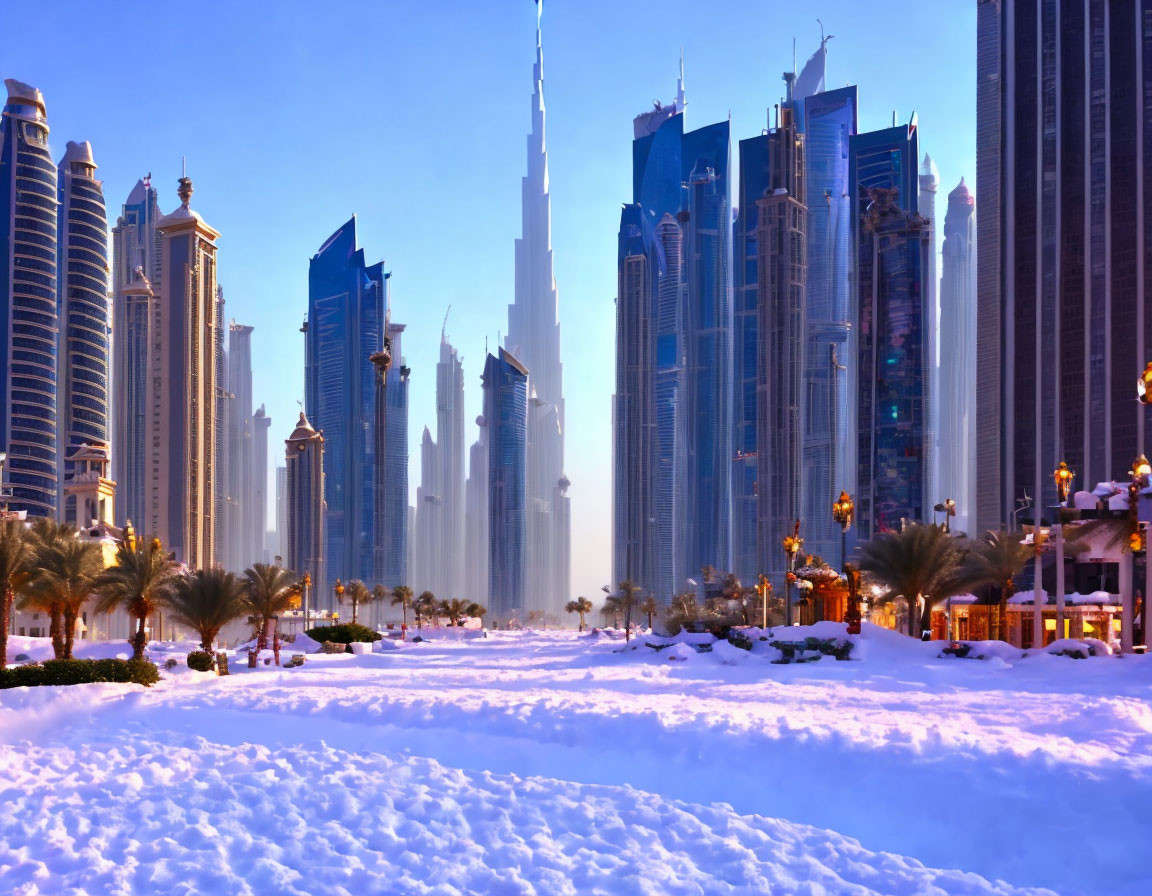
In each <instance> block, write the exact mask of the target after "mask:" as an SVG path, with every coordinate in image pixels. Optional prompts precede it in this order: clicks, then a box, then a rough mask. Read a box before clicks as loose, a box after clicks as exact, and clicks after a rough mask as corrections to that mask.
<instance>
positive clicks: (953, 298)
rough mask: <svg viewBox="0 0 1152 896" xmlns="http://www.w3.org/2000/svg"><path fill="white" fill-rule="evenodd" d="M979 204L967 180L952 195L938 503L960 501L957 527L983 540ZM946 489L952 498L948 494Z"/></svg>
mask: <svg viewBox="0 0 1152 896" xmlns="http://www.w3.org/2000/svg"><path fill="white" fill-rule="evenodd" d="M975 211H976V201H975V199H974V198H973V197H972V194H971V193H969V192H968V187H967V186H966V185H965V183H964V179H963V178H961V179H960V184H959V186H957V187H956V189H955V190H953V191H952V192H951V193H949V194H948V211H947V212H946V213H945V215H944V251H943V256H944V257H943V260H942V264H941V277H940V336H941V338H940V342H939V350H940V365H939V374H938V376H937V377H936V382H937V383H938V385H939V391H938V393H937V401H936V407H937V409H938V416H937V418H936V419H937V424H938V428H939V439H938V442H937V450H936V482H937V484H938V492H939V494H938V495H936V496H935V497H937V498H939V499H941V500H942V499H944V498H949V497H950V498H953V499H954V500H955V501H956V519H955V521H954V523H953V527H954V528H955V529H957V530H958V531H960V532H967V533H968V534H969V535H978V534H979V531H978V530H977V529H976V527H975V525H974V523H975V520H976V478H975V472H976V470H975V467H976V216H975ZM945 490H947V491H948V494H944V491H945Z"/></svg>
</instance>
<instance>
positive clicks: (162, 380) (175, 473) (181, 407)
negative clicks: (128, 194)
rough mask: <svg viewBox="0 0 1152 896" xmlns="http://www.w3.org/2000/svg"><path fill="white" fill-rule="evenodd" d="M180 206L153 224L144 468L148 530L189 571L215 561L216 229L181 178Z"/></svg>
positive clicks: (140, 526)
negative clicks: (155, 242)
mask: <svg viewBox="0 0 1152 896" xmlns="http://www.w3.org/2000/svg"><path fill="white" fill-rule="evenodd" d="M178 195H179V197H180V206H179V207H178V208H177V209H176V210H175V211H174V212H172V213H171V214H170V215H165V216H164V217H163V218H161V219H160V220H159V221H158V222H157V224H156V229H157V230H158V231H159V233H160V238H161V249H160V271H161V276H160V285H159V289H158V290H157V291H158V292H159V294H160V311H159V336H158V340H157V346H158V350H157V353H156V355H155V360H156V363H155V378H154V380H153V382H152V383H151V384H150V385H151V389H152V397H151V400H150V401H149V405H150V407H151V408H152V410H153V412H154V413H155V415H156V420H155V422H154V427H155V428H154V432H155V437H154V442H153V445H152V452H151V454H150V461H149V463H148V466H147V468H146V473H147V475H148V476H149V478H150V482H149V494H148V498H147V501H148V507H147V508H146V509H147V517H146V520H141V521H136V520H133V522H134V523H136V525H137V528H138V529H139V530H140V531H142V532H144V533H145V534H152V535H155V536H157V537H159V538H160V540H161V541H162V542H163V544H164V546H165V548H167V549H169V550H172V551H175V553H176V557H177V559H179V560H181V561H183V562H184V563H186V564H187V565H188V566H189V567H191V568H192V569H206V568H208V567H210V566H214V565H215V563H216V556H215V551H216V537H217V531H216V526H217V525H218V521H217V518H216V498H217V476H218V475H219V470H218V467H217V450H218V435H219V430H220V421H219V419H218V415H219V401H218V398H219V395H218V393H219V389H218V376H219V370H220V359H219V354H220V353H219V346H220V338H221V336H220V330H221V325H222V322H221V320H220V303H219V300H218V295H217V284H216V240H217V239H219V237H220V234H219V232H218V231H216V230H215V229H213V228H212V227H210V226H208V224H207V223H206V222H205V221H204V219H203V218H202V217H200V215H199V214H197V213H196V212H194V211H193V210H192V208H191V207H190V205H189V203H190V201H191V199H192V181H191V180H189V179H188V178H187V177H181V178H180V188H179V191H178Z"/></svg>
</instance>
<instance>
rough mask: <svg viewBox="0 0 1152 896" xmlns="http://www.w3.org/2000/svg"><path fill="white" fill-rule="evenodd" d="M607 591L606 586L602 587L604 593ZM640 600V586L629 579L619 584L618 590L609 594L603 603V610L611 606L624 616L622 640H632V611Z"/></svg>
mask: <svg viewBox="0 0 1152 896" xmlns="http://www.w3.org/2000/svg"><path fill="white" fill-rule="evenodd" d="M607 590H608V586H607V585H605V586H604V591H607ZM639 600H640V586H639V585H637V584H636V583H635V582H633V581H632V580H631V579H625V580H624V581H623V582H621V583H620V587H619V589H618V590H617V591H616V593H615V594H610V595H609V596H608V599H607V600H606V601H605V602H604V606H605V608H607V607H608V605H609V604H611V606H612V608H613V609H614V610H615V611H616V612H619V613H623V614H624V640H625V641H631V640H632V609H633V608H634V607H635V606H636V605H637V603H638V602H639Z"/></svg>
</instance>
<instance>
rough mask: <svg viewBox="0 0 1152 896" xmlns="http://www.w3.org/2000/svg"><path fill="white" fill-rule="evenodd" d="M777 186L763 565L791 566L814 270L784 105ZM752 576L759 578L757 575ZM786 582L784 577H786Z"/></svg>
mask: <svg viewBox="0 0 1152 896" xmlns="http://www.w3.org/2000/svg"><path fill="white" fill-rule="evenodd" d="M766 149H767V154H768V158H769V160H770V163H769V185H768V189H767V190H766V192H765V195H762V196H760V197H759V198H758V199H756V206H757V225H756V231H755V236H756V284H757V285H756V296H755V298H756V309H757V321H756V326H757V329H758V332H759V338H758V344H757V346H756V349H755V351H756V359H757V360H756V370H757V377H756V402H757V411H756V429H757V432H756V464H757V470H756V484H757V527H756V532H757V535H756V538H757V558H756V559H757V571H758V572H763V573H767V572H769V571H773V572H778V573H783V572H784V554H783V552H782V551H781V550H780V549H779V543H780V539H781V538H782V537H783V534H784V533H786V532H788V530H789V528H790V526H791V525H792V524H793V521H794V520H797V519H800V516H801V512H802V496H803V489H802V484H803V482H804V480H805V478H806V476H805V474H806V472H807V471H806V470H805V468H804V431H805V426H804V424H805V418H804V412H805V410H806V408H805V394H804V383H805V373H806V365H805V358H804V352H805V348H806V347H807V346H806V340H805V333H804V323H805V317H806V310H807V309H806V302H805V292H804V285H805V279H806V275H807V265H806V250H807V242H806V229H807V224H808V209H807V206H805V205H804V196H805V191H804V139H803V137H802V136H801V135H800V134H799V132H798V131H797V127H796V110H795V107H794V106H793V105H792V104H791V103H790V102H789V103H785V104H783V105H782V106H781V107H780V121H779V126H778V127H776V128H775V129H773V130H772V131H771V132H770V133H769V135H768V141H767V147H766ZM749 581H754V580H753V579H749ZM780 584H782V582H780Z"/></svg>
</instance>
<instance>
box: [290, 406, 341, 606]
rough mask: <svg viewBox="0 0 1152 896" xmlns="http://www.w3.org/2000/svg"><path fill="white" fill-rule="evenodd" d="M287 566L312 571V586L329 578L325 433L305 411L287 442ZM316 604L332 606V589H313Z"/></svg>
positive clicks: (296, 570)
mask: <svg viewBox="0 0 1152 896" xmlns="http://www.w3.org/2000/svg"><path fill="white" fill-rule="evenodd" d="M283 470H284V493H285V494H284V523H283V525H284V527H285V529H284V535H283V540H284V557H283V560H284V567H285V569H289V570H291V571H292V572H294V573H296V574H297V575H298V576H303V575H304V574H305V573H308V575H309V576H311V579H312V588H313V589H317V588H319V586H318V584H317V583H320V582H324V581H327V579H326V576H325V572H324V551H325V549H326V547H327V539H326V538H325V537H324V526H325V524H326V522H327V518H328V515H327V514H326V513H325V506H324V436H323V435H322V434H321V433H318V432H317V431H316V430H315V429H314V428H313V426H312V424H311V423H309V422H308V418H307V416H306V415H305V414H304V412H303V411H301V412H300V420H299V421H298V422H297V424H296V428H295V429H294V430H293V431H292V435H290V436H289V437H288V439H287V440H286V441H285V443H284V467H283ZM313 594H314V595H316V597H315V598H314V599H313V603H312V606H313V607H317V608H319V607H327V608H328V609H331V608H332V607H331V603H332V592H331V591H330V590H321V591H316V590H313Z"/></svg>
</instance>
